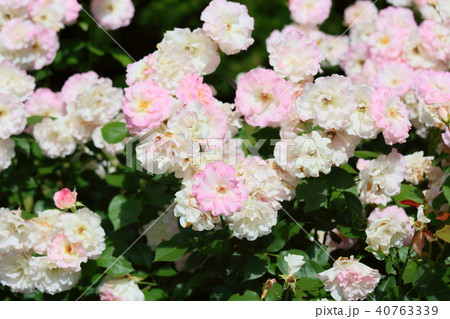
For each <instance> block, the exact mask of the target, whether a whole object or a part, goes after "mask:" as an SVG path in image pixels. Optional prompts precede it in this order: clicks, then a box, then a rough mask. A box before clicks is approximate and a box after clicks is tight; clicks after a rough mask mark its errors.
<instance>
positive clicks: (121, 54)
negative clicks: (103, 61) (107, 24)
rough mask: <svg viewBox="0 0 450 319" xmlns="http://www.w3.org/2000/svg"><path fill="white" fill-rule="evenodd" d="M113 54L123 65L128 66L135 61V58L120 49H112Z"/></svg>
mask: <svg viewBox="0 0 450 319" xmlns="http://www.w3.org/2000/svg"><path fill="white" fill-rule="evenodd" d="M111 56H112V57H113V58H114V59H115V60H116V61H118V62H119V63H120V64H122V66H123V67H126V66H127V65H128V64H130V63H133V60H132V59H131V58H130V57H129V56H128V55H127V54H126V53H124V52H122V51H120V50H112V51H111Z"/></svg>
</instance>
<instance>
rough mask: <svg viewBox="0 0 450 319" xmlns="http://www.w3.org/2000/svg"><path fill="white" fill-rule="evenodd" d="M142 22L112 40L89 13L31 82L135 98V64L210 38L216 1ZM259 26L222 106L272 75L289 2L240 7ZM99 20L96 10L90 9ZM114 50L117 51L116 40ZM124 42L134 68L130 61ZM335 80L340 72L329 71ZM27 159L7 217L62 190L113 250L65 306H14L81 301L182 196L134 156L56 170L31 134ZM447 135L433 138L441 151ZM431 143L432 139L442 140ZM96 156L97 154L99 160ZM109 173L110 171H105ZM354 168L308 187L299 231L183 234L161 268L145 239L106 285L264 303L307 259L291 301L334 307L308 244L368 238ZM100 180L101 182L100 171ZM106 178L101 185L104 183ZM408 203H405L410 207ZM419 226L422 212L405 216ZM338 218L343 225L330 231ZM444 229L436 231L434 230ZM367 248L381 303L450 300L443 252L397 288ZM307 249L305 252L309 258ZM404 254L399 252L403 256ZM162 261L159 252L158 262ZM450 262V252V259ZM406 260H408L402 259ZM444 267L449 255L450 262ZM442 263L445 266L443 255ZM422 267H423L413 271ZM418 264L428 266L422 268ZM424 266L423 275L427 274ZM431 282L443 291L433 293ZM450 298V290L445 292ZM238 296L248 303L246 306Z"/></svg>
mask: <svg viewBox="0 0 450 319" xmlns="http://www.w3.org/2000/svg"><path fill="white" fill-rule="evenodd" d="M133 2H134V4H135V6H136V13H135V17H134V19H133V21H132V23H131V25H130V26H128V27H126V28H122V29H119V30H117V31H111V32H109V34H110V36H111V37H109V36H108V35H107V34H106V33H105V32H104V31H103V30H101V29H99V28H98V27H97V26H96V24H95V23H94V22H93V21H92V20H91V18H90V17H89V16H88V15H87V14H86V13H85V12H81V13H80V17H79V19H78V22H77V23H76V24H75V25H74V26H70V27H67V28H66V29H64V30H63V31H61V32H60V33H59V37H60V42H61V48H60V50H59V52H58V55H57V57H56V59H55V61H54V63H53V64H52V65H50V66H48V67H46V68H45V69H43V70H40V71H36V72H32V74H33V75H34V76H35V77H36V79H37V86H38V87H49V88H51V89H53V90H54V91H59V90H60V89H61V86H62V84H63V83H64V81H65V80H66V79H67V78H68V77H69V76H71V75H72V74H74V73H79V72H86V71H89V70H94V71H95V72H97V73H98V74H99V75H100V76H103V77H109V78H112V79H113V81H114V83H115V85H116V86H120V87H125V67H126V65H127V64H128V63H130V62H131V61H132V60H133V59H135V60H139V59H141V58H142V57H144V56H145V55H147V54H149V53H151V52H153V51H154V50H155V48H156V44H157V43H159V42H160V41H161V39H162V37H163V34H164V32H165V31H167V30H171V29H173V28H175V27H178V28H186V27H188V28H191V29H194V28H198V27H201V24H202V23H201V21H200V13H201V11H202V10H203V9H204V7H205V6H206V5H207V4H208V3H209V1H208V0H150V1H148V0H136V1H133ZM239 2H241V3H243V4H245V5H247V7H248V10H249V13H250V15H251V16H253V17H254V18H255V30H254V32H253V37H254V39H255V44H254V45H253V46H251V47H250V48H249V50H248V52H241V53H240V54H237V55H235V56H225V55H223V54H222V62H221V65H220V66H219V68H218V70H217V71H216V72H215V73H214V74H212V75H209V76H207V77H206V79H205V80H206V82H207V83H210V84H212V85H214V86H215V87H216V89H217V91H218V98H219V99H221V100H223V101H224V102H232V101H233V100H234V90H235V84H234V79H235V78H236V75H237V74H239V73H240V72H247V71H249V70H251V69H253V68H255V67H257V66H266V67H268V55H267V52H266V48H265V39H266V38H267V37H268V36H269V35H270V33H271V32H272V31H273V30H275V29H281V28H282V27H283V26H285V25H287V24H290V23H291V20H290V18H289V10H288V8H287V0H241V1H239ZM353 2H354V1H353V0H337V1H336V0H335V1H333V8H332V13H331V16H330V18H329V19H328V20H327V21H326V22H325V23H324V24H323V25H322V26H321V29H322V30H323V31H326V32H327V33H330V34H336V35H338V34H342V33H343V32H344V31H345V27H344V26H343V24H342V21H343V12H344V9H345V8H346V7H347V6H348V5H350V4H352V3H353ZM82 4H83V6H84V8H85V9H86V10H88V11H89V3H88V1H82ZM377 6H378V7H379V8H383V7H385V6H386V2H385V1H384V0H379V1H378V2H377ZM112 38H113V39H114V40H113V39H112ZM115 42H117V43H119V44H120V45H121V46H122V47H123V48H124V49H125V50H126V51H127V52H128V54H129V55H130V56H131V57H132V58H130V57H129V56H128V55H127V54H126V53H125V52H123V51H122V50H121V49H120V48H119V46H118V45H117V43H115ZM324 71H325V72H326V73H327V72H328V73H332V72H341V71H340V70H336V69H333V70H324ZM240 135H241V136H242V137H247V138H250V139H258V138H278V131H277V130H275V129H262V130H258V129H255V128H251V127H248V126H247V127H246V128H245V129H244V130H242V132H240ZM14 139H15V142H16V153H17V156H16V158H15V159H14V161H13V165H12V166H11V167H10V168H8V169H7V170H5V171H4V172H2V173H1V174H0V194H1V196H0V204H1V205H0V206H1V207H9V208H11V209H15V208H17V207H20V208H21V209H22V210H23V216H24V217H26V218H31V217H33V216H36V215H35V214H36V213H37V212H39V211H42V210H44V209H49V208H54V207H53V201H52V195H53V193H54V192H55V191H57V190H59V189H61V188H62V187H69V188H71V189H73V188H76V189H77V191H78V194H79V195H78V198H79V200H80V201H82V202H83V203H84V204H85V205H86V206H87V207H89V208H90V209H92V210H93V211H95V212H96V213H98V214H99V215H100V216H102V219H103V223H102V225H103V227H104V228H105V230H106V233H107V249H106V251H105V253H104V254H103V255H102V257H101V258H100V259H99V260H97V261H89V262H88V263H87V264H84V265H83V272H82V275H81V277H80V282H79V284H78V285H76V286H75V287H74V288H73V289H72V290H71V291H69V292H64V293H60V294H57V295H55V296H50V295H43V294H42V293H40V292H34V293H32V294H29V295H25V296H23V295H20V294H12V293H10V292H9V290H8V289H7V288H5V287H0V299H4V300H75V299H77V298H78V297H79V296H80V295H81V294H82V293H83V292H84V291H85V290H86V289H87V288H88V287H89V286H90V285H91V284H92V283H94V282H95V281H96V280H97V279H98V278H99V276H100V275H101V274H102V273H103V272H104V271H105V269H106V268H107V267H108V266H109V265H110V264H111V263H112V262H113V261H114V260H115V257H114V256H119V255H121V254H122V253H123V252H124V251H125V250H126V249H127V247H128V246H129V245H130V244H131V243H132V242H133V241H134V240H135V239H136V238H138V236H139V234H140V230H141V228H142V226H143V225H145V224H147V223H148V222H149V221H151V220H153V219H155V218H156V217H157V216H158V212H159V211H163V210H164V207H166V205H168V204H170V203H171V202H172V200H173V197H174V194H175V192H176V191H177V190H178V189H179V187H180V181H179V180H178V179H176V178H174V177H173V175H167V174H166V175H163V176H161V175H158V176H150V175H147V174H145V173H144V172H139V171H136V170H135V169H133V168H130V167H127V166H126V165H125V157H124V156H123V155H120V156H118V157H111V156H108V155H105V154H102V153H99V152H98V151H95V147H93V145H92V143H90V144H87V145H86V149H85V148H84V146H83V147H81V146H80V149H79V151H78V152H77V153H76V154H74V155H72V156H69V157H66V158H64V159H59V160H52V159H49V158H46V157H45V156H43V155H42V152H41V150H40V148H39V146H38V145H37V144H36V143H35V142H34V140H33V139H32V138H31V136H30V135H28V134H26V133H24V134H22V135H21V136H18V137H15V138H14ZM437 139H438V136H437V135H436V136H435V137H434V140H437ZM432 140H433V139H432ZM363 148H364V151H361V150H360V152H359V153H357V156H358V157H362V158H373V157H376V156H377V154H378V153H388V152H389V151H390V147H388V146H386V145H385V144H384V142H383V140H382V138H380V139H378V140H374V141H370V142H369V143H366V144H364V145H363ZM423 149H425V150H428V154H432V153H433V152H434V149H435V142H433V141H431V142H430V141H428V142H427V143H425V142H424V141H423V140H421V139H419V138H417V136H415V135H413V136H412V137H411V138H410V140H409V142H408V143H406V144H403V145H401V146H399V151H400V152H402V153H405V154H406V153H410V152H414V151H417V150H423ZM90 150H92V151H90ZM272 151H273V148H271V147H268V148H264V149H263V154H262V155H263V156H269V157H271V154H272ZM108 161H112V162H113V163H116V165H117V169H116V171H115V172H112V171H108V164H106V163H107V162H108ZM98 163H100V166H99V165H98ZM355 163H356V158H354V159H352V161H351V162H350V163H349V165H345V167H344V168H335V169H333V171H332V173H331V174H330V175H328V176H327V177H321V178H318V179H305V180H304V181H302V183H301V184H300V185H299V187H298V189H297V191H298V198H297V199H296V200H294V201H292V202H288V203H284V208H285V209H286V211H288V212H290V213H292V215H293V216H294V218H295V219H296V220H297V221H301V222H300V223H299V224H297V223H296V222H293V221H292V220H291V219H290V218H289V217H288V216H287V215H286V214H284V213H283V212H282V211H280V212H279V217H278V219H279V221H278V224H277V225H276V226H275V227H274V229H273V231H272V233H271V234H270V235H268V236H265V237H262V238H258V239H257V240H256V241H253V242H248V241H246V240H238V239H236V238H231V237H230V231H229V230H228V229H227V228H224V229H221V230H215V231H204V232H194V231H192V230H191V229H181V228H180V234H178V235H176V236H175V237H174V238H173V239H172V240H170V241H168V242H166V243H164V244H163V245H162V246H163V247H162V249H168V250H169V251H170V252H171V253H170V254H168V255H166V257H165V258H162V259H160V260H161V261H157V262H154V259H155V252H153V251H152V250H151V249H150V248H149V247H148V246H147V245H146V241H145V238H142V239H140V240H139V241H138V242H137V243H136V245H134V246H133V247H132V248H131V249H130V250H129V251H127V252H126V254H125V255H124V257H122V258H120V259H119V261H118V262H117V263H116V265H115V267H113V268H112V269H110V270H109V271H108V274H110V275H115V276H121V275H125V274H127V273H132V274H133V275H136V276H143V277H145V278H146V279H145V282H146V283H145V284H142V285H141V288H142V289H143V290H144V292H145V295H146V299H147V300H227V299H229V298H231V299H233V300H234V299H249V300H254V299H259V295H260V294H261V291H262V285H263V283H264V282H265V280H266V279H267V278H277V279H279V277H278V275H279V274H280V272H281V270H282V269H283V267H285V264H284V262H283V257H284V256H285V255H286V254H287V253H288V252H290V253H299V254H303V255H304V256H305V258H306V260H307V264H306V265H305V266H304V267H303V268H302V270H301V274H300V275H301V278H302V279H301V280H299V281H298V282H297V287H298V292H297V295H296V296H293V295H291V296H290V298H294V299H297V300H302V299H317V298H323V297H328V298H330V296H329V295H328V294H327V293H325V292H324V291H323V289H321V288H322V287H323V285H322V283H321V282H320V280H318V278H317V273H318V272H321V271H323V270H324V269H326V268H328V267H329V265H331V263H332V261H331V259H329V258H328V255H327V254H326V253H325V250H326V248H324V247H323V246H318V245H316V244H314V243H313V242H312V241H311V239H310V238H308V236H306V234H305V231H302V230H301V229H300V226H302V227H303V228H304V229H305V230H306V232H307V233H309V232H312V235H313V236H314V237H315V239H318V234H317V230H323V231H330V230H331V229H333V228H334V227H335V226H336V224H338V225H339V228H340V230H341V231H342V232H343V233H344V234H346V235H347V236H350V237H353V238H360V239H364V232H363V231H362V230H363V229H364V228H365V218H364V217H363V215H362V209H363V208H362V206H361V204H360V202H359V200H358V199H357V196H356V188H355V184H354V178H355V176H356V173H357V172H356V170H355V169H354V167H355ZM95 170H97V171H95ZM99 171H103V173H102V174H100V175H102V177H100V176H99V174H98V172H99ZM405 187H406V188H405V191H407V194H408V195H407V196H409V199H414V200H417V201H421V196H420V190H419V189H418V188H408V187H407V186H405ZM403 199H405V198H402V197H401V196H400V197H398V198H396V202H397V203H398V202H400V201H401V200H403ZM407 211H408V213H410V214H411V215H413V214H414V213H415V211H414V209H411V208H409V209H407ZM332 219H334V220H336V222H331V220H332ZM433 222H436V221H433ZM365 246H366V245H365V243H364V241H363V240H360V241H359V243H358V245H357V246H356V247H355V248H354V249H353V250H352V254H354V255H355V258H359V257H363V260H362V261H363V262H364V263H365V264H367V265H369V266H371V267H373V268H377V269H379V270H380V272H381V273H382V274H383V279H382V282H381V283H380V285H379V287H378V288H377V290H376V291H375V293H374V294H373V296H374V297H375V298H376V299H378V300H397V299H407V300H412V299H416V298H418V299H423V298H428V299H442V298H445V294H447V297H448V290H446V289H445V288H446V283H447V284H448V277H449V272H448V268H447V270H446V269H445V266H444V265H443V263H441V264H436V265H435V264H434V262H435V260H436V255H437V254H438V253H439V251H438V250H437V249H435V250H434V251H431V253H430V255H429V256H428V257H424V258H425V261H426V262H425V264H427V263H428V266H423V264H420V265H419V264H418V263H417V264H414V265H413V266H408V267H409V268H408V267H407V265H410V263H411V262H410V261H409V263H408V264H407V260H405V259H403V260H401V259H398V258H397V260H398V264H396V265H395V267H402V269H403V270H405V269H404V268H407V270H406V271H402V273H403V272H404V273H405V274H406V276H405V278H406V279H405V278H403V277H399V276H397V277H395V276H394V275H395V272H396V270H395V269H400V268H393V266H392V263H391V264H390V266H389V267H387V265H386V263H385V262H384V261H379V260H377V259H375V258H374V257H373V255H372V254H370V253H368V252H367V251H365V250H364V248H365ZM299 249H302V251H299ZM186 252H189V253H190V255H189V257H188V258H187V260H186V271H181V272H180V271H178V270H176V269H175V267H174V265H173V263H172V262H170V260H175V259H177V258H179V257H181V256H183V255H184V254H185V253H186ZM393 254H394V256H397V255H400V252H399V251H394V252H393ZM156 255H158V252H156ZM341 255H343V256H347V255H348V252H345V251H341V250H336V251H334V252H333V253H332V256H333V258H335V259H336V258H338V257H339V256H341ZM447 255H448V250H447ZM402 256H405V252H402ZM444 256H445V255H444ZM441 257H442V256H441ZM414 262H416V261H414ZM418 265H419V266H418ZM424 267H425V268H424ZM429 282H433V285H428V284H427V283H429ZM98 283H99V282H97V284H96V285H95V286H94V288H92V289H90V290H88V292H87V293H86V294H85V295H84V296H83V299H88V300H98V298H99V297H98V290H96V286H97V285H98ZM447 288H448V287H447ZM274 291H275V292H276V293H278V294H279V295H281V294H282V292H283V291H282V287H281V285H280V284H279V283H277V284H275V286H274V290H271V291H269V293H268V297H267V298H266V299H269V300H277V299H278V297H277V296H276V294H275V292H274ZM239 293H240V294H241V295H239Z"/></svg>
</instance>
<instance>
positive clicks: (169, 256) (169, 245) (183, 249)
mask: <svg viewBox="0 0 450 319" xmlns="http://www.w3.org/2000/svg"><path fill="white" fill-rule="evenodd" d="M187 252H188V246H187V245H186V244H183V243H178V242H175V241H172V240H169V241H164V242H162V243H161V244H159V246H158V247H157V248H156V251H155V259H154V261H175V260H178V259H180V258H181V257H183V256H184V255H186V253H187Z"/></svg>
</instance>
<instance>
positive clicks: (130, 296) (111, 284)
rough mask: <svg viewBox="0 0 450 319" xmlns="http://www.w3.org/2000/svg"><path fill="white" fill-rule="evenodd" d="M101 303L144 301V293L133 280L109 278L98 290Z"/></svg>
mask: <svg viewBox="0 0 450 319" xmlns="http://www.w3.org/2000/svg"><path fill="white" fill-rule="evenodd" d="M98 290H99V291H100V300H101V301H144V300H145V296H144V293H143V292H142V291H141V290H140V289H139V286H138V285H137V284H136V283H135V282H134V280H133V279H132V278H128V277H126V278H114V277H110V276H107V277H106V278H105V280H104V281H103V283H102V285H101V286H100V287H99V289H98Z"/></svg>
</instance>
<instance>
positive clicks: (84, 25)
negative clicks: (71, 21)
mask: <svg viewBox="0 0 450 319" xmlns="http://www.w3.org/2000/svg"><path fill="white" fill-rule="evenodd" d="M78 26H79V27H80V28H81V29H82V30H83V31H87V30H88V29H89V23H87V22H86V21H79V22H78Z"/></svg>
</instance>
